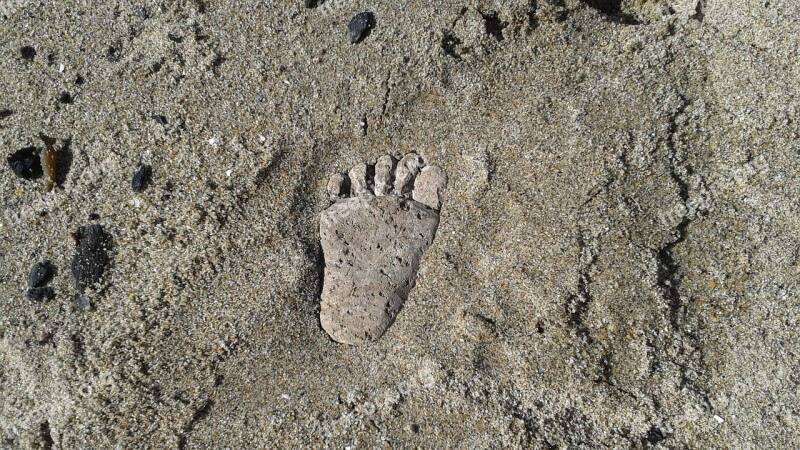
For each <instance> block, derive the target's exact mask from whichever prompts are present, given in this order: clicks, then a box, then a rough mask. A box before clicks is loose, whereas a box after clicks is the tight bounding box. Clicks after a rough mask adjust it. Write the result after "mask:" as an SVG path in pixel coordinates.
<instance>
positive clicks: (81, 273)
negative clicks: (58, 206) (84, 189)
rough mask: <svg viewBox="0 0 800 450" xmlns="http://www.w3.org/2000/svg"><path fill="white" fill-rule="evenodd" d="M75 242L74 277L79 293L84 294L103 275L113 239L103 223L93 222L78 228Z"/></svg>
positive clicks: (72, 266)
mask: <svg viewBox="0 0 800 450" xmlns="http://www.w3.org/2000/svg"><path fill="white" fill-rule="evenodd" d="M75 242H76V247H77V251H76V253H75V255H74V256H73V257H72V265H71V268H72V278H73V280H74V281H75V287H77V289H78V293H81V294H82V293H83V292H84V291H85V290H86V288H87V287H89V286H91V285H93V284H95V283H97V282H98V281H100V278H101V277H102V276H103V272H104V271H105V268H106V263H108V260H109V256H108V252H109V251H110V250H111V247H112V240H111V236H110V235H109V234H108V233H106V232H105V230H104V229H103V226H102V225H99V224H92V225H85V226H82V227H80V228H78V231H77V233H75Z"/></svg>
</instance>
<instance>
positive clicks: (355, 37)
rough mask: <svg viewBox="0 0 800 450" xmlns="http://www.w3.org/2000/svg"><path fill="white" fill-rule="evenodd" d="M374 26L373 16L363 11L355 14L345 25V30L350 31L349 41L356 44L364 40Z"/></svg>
mask: <svg viewBox="0 0 800 450" xmlns="http://www.w3.org/2000/svg"><path fill="white" fill-rule="evenodd" d="M374 26H375V16H374V15H373V14H372V13H371V12H369V11H364V12H361V13H358V14H356V15H355V17H353V18H352V19H351V20H350V24H349V25H347V30H348V31H350V43H351V44H358V43H359V42H361V41H362V40H364V38H365V37H367V35H369V32H370V30H372V27H374Z"/></svg>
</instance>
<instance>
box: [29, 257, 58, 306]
mask: <svg viewBox="0 0 800 450" xmlns="http://www.w3.org/2000/svg"><path fill="white" fill-rule="evenodd" d="M55 271H56V269H55V267H53V265H52V264H50V262H49V261H44V262H38V263H36V265H34V266H33V268H32V269H31V271H30V273H29V274H28V292H26V293H25V297H26V298H27V299H28V300H31V301H35V302H40V301H42V300H52V299H54V298H55V297H56V293H55V291H54V290H53V288H51V287H50V286H47V283H49V282H50V280H52V279H53V275H54V274H55Z"/></svg>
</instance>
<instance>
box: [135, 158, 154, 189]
mask: <svg viewBox="0 0 800 450" xmlns="http://www.w3.org/2000/svg"><path fill="white" fill-rule="evenodd" d="M151 173H152V169H151V168H150V166H148V165H146V164H139V167H138V168H137V169H136V172H134V173H133V180H131V189H133V192H142V191H144V190H145V189H147V186H148V185H149V184H150V175H151Z"/></svg>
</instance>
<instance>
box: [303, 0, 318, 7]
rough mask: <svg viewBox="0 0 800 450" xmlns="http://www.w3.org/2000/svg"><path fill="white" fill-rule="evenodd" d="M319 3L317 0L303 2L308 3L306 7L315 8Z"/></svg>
mask: <svg viewBox="0 0 800 450" xmlns="http://www.w3.org/2000/svg"><path fill="white" fill-rule="evenodd" d="M318 3H319V2H318V1H317V0H303V4H304V5H306V8H314V7H316V6H317V4H318Z"/></svg>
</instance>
